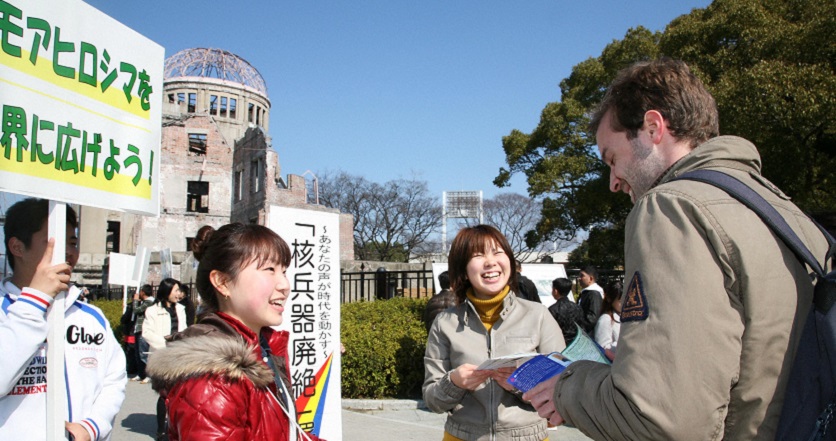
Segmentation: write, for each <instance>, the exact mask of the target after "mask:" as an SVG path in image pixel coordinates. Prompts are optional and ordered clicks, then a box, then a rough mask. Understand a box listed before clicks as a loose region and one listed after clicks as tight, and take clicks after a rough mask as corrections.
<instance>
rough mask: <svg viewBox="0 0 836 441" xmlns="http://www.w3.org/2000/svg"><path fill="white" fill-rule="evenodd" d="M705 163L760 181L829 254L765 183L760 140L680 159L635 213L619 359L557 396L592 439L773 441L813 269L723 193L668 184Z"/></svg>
mask: <svg viewBox="0 0 836 441" xmlns="http://www.w3.org/2000/svg"><path fill="white" fill-rule="evenodd" d="M697 169H716V170H720V171H722V172H725V173H728V174H730V175H732V176H734V177H735V178H737V179H739V180H741V181H742V182H744V183H745V184H747V185H749V186H750V187H752V188H753V189H754V190H755V191H757V192H758V193H759V194H761V195H762V196H763V197H764V198H765V199H766V200H767V201H769V202H770V203H771V204H772V205H773V206H775V208H776V209H777V210H778V212H779V213H781V215H782V216H783V217H784V218H785V219H786V221H787V223H788V224H789V225H790V227H791V228H793V230H795V232H796V233H797V234H798V237H799V238H800V239H801V240H802V241H803V242H804V243H805V245H806V246H807V247H809V248H810V251H811V252H812V253H813V255H815V256H818V257H819V258H820V259H822V260H823V259H824V256H825V255H826V252H827V242H826V241H825V239H824V236H823V235H822V233H821V232H820V231H819V229H818V228H817V227H816V226H815V225H814V224H813V223H812V222H811V221H810V220H809V219H808V218H807V216H806V215H805V214H804V213H803V212H802V211H801V210H800V209H798V207H796V206H795V205H794V204H793V203H792V202H790V201H789V198H788V197H787V196H786V195H784V194H783V193H782V192H781V191H780V190H778V189H777V188H776V187H775V186H774V185H772V184H771V183H769V182H768V181H767V180H766V179H764V178H763V177H762V176H761V174H760V156H759V155H758V152H757V149H755V146H754V145H752V144H751V143H750V142H748V141H746V140H744V139H741V138H737V137H731V136H722V137H719V138H714V139H711V140H709V141H708V142H706V143H704V144H702V145H700V146H698V147H696V148H695V149H694V150H692V151H691V152H690V153H689V154H688V155H686V156H685V157H683V158H682V159H680V160H679V162H677V163H676V164H675V165H673V166H672V167H671V168H670V169H669V170H668V171H667V172H666V173H665V174H664V175H663V176H662V177H661V178H660V183H659V184H658V185H656V186H655V187H654V188H652V189H650V190H649V191H648V192H647V193H646V194H644V195H642V196H640V197H639V198H638V200H636V204H635V206H634V207H633V210H632V211H631V212H630V216H629V217H628V218H627V223H626V235H625V244H624V251H625V269H626V276H627V279H625V281H626V282H627V283H626V284H627V289H626V290H625V293H624V300H623V304H622V312H621V334H620V336H619V340H618V356H616V357H615V360H614V362H613V364H612V366H605V365H602V364H597V363H593V362H588V361H578V362H575V363H572V364H571V365H570V366H569V367H568V368H567V369H566V370H565V371H564V372H563V373H562V374H561V375H560V378H559V379H558V382H557V386H556V388H555V392H554V400H555V401H554V402H555V405H556V408H557V411H558V412H560V414H561V415H562V416H563V418H565V420H566V422H567V423H569V424H571V425H573V426H575V427H577V428H579V429H580V430H581V431H583V432H584V433H586V434H587V435H588V436H590V437H591V438H594V439H673V440H682V441H687V440H716V439H726V440H772V439H774V438H775V432H776V429H777V425H778V419H779V417H780V415H781V410H782V407H783V403H784V393H785V389H786V386H787V379H788V377H789V373H790V367H791V365H792V362H793V359H794V358H795V353H796V350H797V347H798V340H799V337H800V335H801V327H802V325H803V323H804V319H805V317H807V313H808V312H809V310H810V307H811V305H812V297H813V284H812V282H811V280H810V277H809V270H808V269H807V267H806V266H805V265H804V264H803V263H801V262H800V261H799V260H798V258H797V257H795V255H794V254H793V252H792V251H790V249H789V248H787V247H786V245H785V244H784V243H783V241H781V239H779V238H777V237H776V236H775V234H773V233H772V232H771V230H770V229H769V227H767V226H766V225H765V224H764V223H763V221H761V219H760V218H759V217H758V215H757V214H755V213H754V212H753V211H752V210H750V209H749V208H747V207H745V206H744V205H742V204H741V203H739V202H738V201H736V200H734V199H733V198H732V197H731V196H729V195H728V194H727V193H725V192H724V191H722V190H720V189H718V188H716V187H714V186H712V185H710V184H705V183H701V182H695V181H674V182H670V181H671V179H672V178H674V177H676V176H679V175H681V174H682V173H685V172H687V171H690V170H697ZM821 263H822V266H823V267H825V268H827V267H828V265H825V264H824V262H821Z"/></svg>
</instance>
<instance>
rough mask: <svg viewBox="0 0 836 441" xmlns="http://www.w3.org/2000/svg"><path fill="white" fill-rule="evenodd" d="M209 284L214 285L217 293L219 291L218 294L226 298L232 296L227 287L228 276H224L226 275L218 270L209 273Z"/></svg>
mask: <svg viewBox="0 0 836 441" xmlns="http://www.w3.org/2000/svg"><path fill="white" fill-rule="evenodd" d="M209 282H210V283H211V284H212V286H214V287H215V291H217V292H218V294H220V295H222V296H224V297H229V296H230V294H231V293H230V292H229V288H228V287H227V286H226V285H227V277H226V274H224V273H222V272H220V271H218V270H212V271H211V272H210V273H209Z"/></svg>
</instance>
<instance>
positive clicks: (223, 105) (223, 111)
mask: <svg viewBox="0 0 836 441" xmlns="http://www.w3.org/2000/svg"><path fill="white" fill-rule="evenodd" d="M226 100H227V98H226V97H225V96H222V97H221V117H223V118H226Z"/></svg>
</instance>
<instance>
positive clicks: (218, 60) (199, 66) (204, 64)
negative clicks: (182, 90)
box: [164, 48, 267, 97]
mask: <svg viewBox="0 0 836 441" xmlns="http://www.w3.org/2000/svg"><path fill="white" fill-rule="evenodd" d="M180 77H203V78H216V79H220V80H226V81H232V82H235V83H239V84H243V85H244V86H248V87H251V88H253V89H255V90H257V91H258V92H260V93H262V94H263V95H264V96H265V97H267V83H265V82H264V78H263V77H262V76H261V74H260V73H258V70H257V69H256V68H255V67H253V65H252V64H250V63H249V62H247V60H245V59H243V58H241V57H239V56H238V55H235V54H233V53H232V52H229V51H225V50H223V49H212V48H194V49H184V50H182V51H180V52H177V53H176V54H174V55H172V56H170V57H168V58H167V59H166V60H165V73H164V78H165V79H166V80H173V79H175V78H180Z"/></svg>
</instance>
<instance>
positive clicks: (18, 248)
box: [9, 237, 26, 257]
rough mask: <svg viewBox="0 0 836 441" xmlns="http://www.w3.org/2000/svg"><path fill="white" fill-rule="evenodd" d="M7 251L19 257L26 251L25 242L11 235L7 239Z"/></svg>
mask: <svg viewBox="0 0 836 441" xmlns="http://www.w3.org/2000/svg"><path fill="white" fill-rule="evenodd" d="M9 252H10V253H12V255H13V256H15V257H20V256H22V255H23V253H24V252H26V244H24V243H23V241H22V240H20V239H18V238H16V237H13V238H11V239H9Z"/></svg>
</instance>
